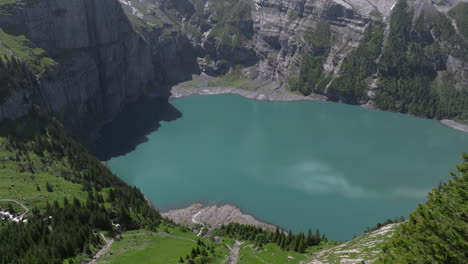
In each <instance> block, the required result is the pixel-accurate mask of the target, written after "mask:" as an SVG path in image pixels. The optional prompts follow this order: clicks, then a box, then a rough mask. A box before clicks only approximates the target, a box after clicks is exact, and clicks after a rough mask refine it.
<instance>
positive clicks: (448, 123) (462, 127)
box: [440, 119, 468, 133]
mask: <svg viewBox="0 0 468 264" xmlns="http://www.w3.org/2000/svg"><path fill="white" fill-rule="evenodd" d="M440 123H442V124H443V125H445V126H448V127H450V128H453V129H455V130H458V131H462V132H465V133H468V125H465V124H462V123H458V122H457V121H454V120H450V119H442V120H440Z"/></svg>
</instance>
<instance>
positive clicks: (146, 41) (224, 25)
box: [0, 0, 468, 139]
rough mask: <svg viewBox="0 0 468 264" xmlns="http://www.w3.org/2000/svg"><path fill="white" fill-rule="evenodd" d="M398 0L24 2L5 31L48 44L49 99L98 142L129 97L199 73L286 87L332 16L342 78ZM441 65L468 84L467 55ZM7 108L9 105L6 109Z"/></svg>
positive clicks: (413, 1)
mask: <svg viewBox="0 0 468 264" xmlns="http://www.w3.org/2000/svg"><path fill="white" fill-rule="evenodd" d="M462 1H463V2H466V1H468V0H408V3H409V5H410V7H411V8H412V9H413V10H414V14H415V15H414V16H415V17H414V19H416V18H417V16H418V15H419V14H420V13H422V12H423V11H425V12H440V13H442V14H445V13H447V12H448V11H449V10H450V9H451V8H453V7H454V6H455V5H456V4H458V3H459V2H462ZM396 2H397V0H346V1H344V0H99V1H96V0H67V1H59V0H43V1H36V0H33V1H20V0H19V1H17V2H16V4H15V6H14V8H13V7H12V8H10V11H9V12H10V13H11V15H0V27H1V28H2V29H4V30H5V31H8V33H11V34H14V35H24V36H26V37H27V38H28V39H29V40H30V41H31V45H32V47H33V48H34V47H39V48H42V49H44V50H46V51H47V55H48V56H49V57H51V58H53V59H54V60H55V61H57V62H58V66H56V67H55V68H54V69H53V71H52V73H51V74H49V76H47V77H41V78H39V86H40V87H39V89H38V91H39V98H40V102H41V104H42V106H43V107H44V108H46V109H48V110H49V111H50V112H51V113H52V114H54V115H55V116H56V117H58V118H59V119H60V120H62V121H63V122H64V124H65V125H66V126H67V127H68V128H69V129H70V130H72V131H74V132H75V133H76V134H78V135H83V134H84V132H87V134H86V135H85V136H84V137H85V138H87V139H92V138H93V133H94V132H95V131H96V130H97V129H98V128H99V127H100V126H101V125H102V124H103V123H104V122H106V121H109V120H111V119H112V118H113V117H114V116H115V115H116V114H117V113H118V112H119V111H120V110H121V109H122V106H123V105H124V104H126V103H127V102H130V101H133V100H135V99H136V98H138V97H140V96H143V95H147V94H159V95H161V94H163V95H167V94H168V93H169V90H168V87H170V86H171V85H174V84H177V83H179V82H183V81H186V80H188V79H190V78H191V76H192V74H200V73H202V72H204V73H206V74H209V75H213V76H216V75H222V74H226V73H228V72H229V71H231V70H232V69H233V68H236V67H238V66H241V67H242V74H243V75H244V76H243V77H246V78H251V79H258V80H260V81H261V82H262V83H263V82H264V81H269V82H272V83H279V84H280V85H282V86H285V85H286V84H287V82H288V80H289V78H290V77H291V76H294V75H297V73H298V72H299V70H300V67H301V64H302V62H303V55H304V54H305V53H310V52H311V45H310V43H308V40H307V36H308V34H309V35H310V33H311V32H315V31H316V30H317V29H318V28H319V27H320V23H323V22H325V23H326V24H327V25H328V26H329V29H328V30H329V35H330V36H329V38H330V43H329V48H328V50H329V52H327V54H326V58H325V59H324V63H323V69H324V71H325V72H326V73H327V74H329V76H332V77H333V78H334V77H336V76H339V75H340V74H341V72H340V71H341V65H342V62H343V60H344V58H346V57H347V56H348V55H349V54H350V52H351V51H353V50H354V49H355V48H356V47H358V46H359V45H360V43H361V40H362V38H363V33H364V31H365V29H366V28H367V27H368V25H369V24H370V22H372V21H379V22H380V23H383V24H384V25H386V29H385V32H384V43H385V40H386V38H387V36H388V32H389V26H388V25H389V22H390V15H391V12H392V9H393V7H394V6H395V4H396ZM428 10H429V11H428ZM452 24H454V25H455V22H454V21H453V20H452ZM455 26H456V25H455ZM433 37H434V38H435V40H436V41H437V36H435V35H434V36H433ZM384 43H382V45H384ZM0 45H1V43H0ZM441 45H442V46H443V45H446V44H445V43H442V42H441ZM449 48H450V47H449ZM438 67H440V68H442V69H443V70H447V71H450V72H452V73H453V75H454V78H455V80H456V81H457V87H458V88H460V89H461V88H463V87H466V86H467V84H468V63H467V61H466V58H460V57H457V56H455V55H450V56H448V57H446V58H443V61H442V62H441V63H440V65H438ZM372 78H373V80H369V88H372V89H374V88H376V87H377V83H378V82H377V81H378V80H377V77H376V76H373V77H372ZM371 93H374V92H371ZM12 96H13V97H12V98H11V99H10V101H8V100H7V102H10V104H12V103H13V102H17V103H18V104H20V105H21V104H22V102H21V103H20V102H19V99H18V98H19V95H18V93H15V94H13V95H12ZM26 98H27V97H26ZM26 103H27V104H31V100H29V101H26ZM363 103H365V102H363ZM6 107H7V105H6V104H4V105H2V106H0V108H1V109H3V110H2V111H3V112H2V113H6V111H7V110H5V109H6ZM12 109H15V108H14V107H12ZM22 112H23V111H18V113H22ZM6 115H9V114H6ZM4 116H5V114H4ZM0 118H2V116H0ZM89 131H91V135H90V134H89V133H90V132H89Z"/></svg>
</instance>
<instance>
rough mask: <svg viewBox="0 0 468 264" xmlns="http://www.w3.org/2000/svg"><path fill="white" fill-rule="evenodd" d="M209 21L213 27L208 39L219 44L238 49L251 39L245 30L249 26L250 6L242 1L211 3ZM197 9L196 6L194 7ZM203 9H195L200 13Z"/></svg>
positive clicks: (249, 33)
mask: <svg viewBox="0 0 468 264" xmlns="http://www.w3.org/2000/svg"><path fill="white" fill-rule="evenodd" d="M213 4H214V6H213V7H212V8H213V16H212V17H211V20H212V21H213V22H214V23H215V26H214V27H213V29H212V30H211V31H210V34H209V35H208V37H210V38H217V39H218V40H219V41H220V43H221V44H223V45H227V46H231V47H235V48H239V47H241V46H242V44H243V43H244V42H245V41H246V40H248V39H251V33H252V32H249V30H246V29H247V28H248V27H249V24H250V19H251V17H250V5H249V4H248V3H245V2H244V1H225V0H223V1H216V2H215V3H213ZM196 7H197V5H196ZM201 10H203V9H197V11H198V12H200V11H201Z"/></svg>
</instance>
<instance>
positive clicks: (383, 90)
mask: <svg viewBox="0 0 468 264" xmlns="http://www.w3.org/2000/svg"><path fill="white" fill-rule="evenodd" d="M411 17H412V15H411V13H410V12H409V11H408V6H407V4H406V2H405V1H404V0H401V1H399V2H398V3H397V5H396V6H395V8H394V11H393V14H392V19H391V24H390V34H389V37H388V41H387V43H386V45H385V47H384V50H383V54H382V58H381V60H380V63H379V71H380V74H381V79H380V83H379V90H378V91H377V94H376V98H375V102H376V105H377V106H378V107H379V108H381V109H385V110H393V111H398V112H403V113H411V114H414V115H418V116H426V117H430V118H453V119H458V120H464V119H466V118H467V116H468V96H467V93H468V92H467V90H466V89H459V88H457V87H455V85H454V82H447V83H442V82H438V83H437V82H436V78H438V76H440V77H441V78H446V79H447V78H450V76H449V75H447V74H444V73H440V72H439V73H438V72H437V70H438V69H439V68H442V69H443V67H445V66H444V62H443V59H442V58H443V57H444V56H447V55H448V54H453V55H455V56H460V55H463V54H468V53H466V45H464V46H461V47H462V48H455V46H459V45H458V44H457V43H460V41H461V40H460V37H459V36H458V35H457V34H456V33H455V31H454V29H453V27H452V25H451V23H450V21H449V20H448V19H447V18H446V17H445V16H443V15H438V14H437V15H427V16H425V14H424V13H423V14H421V16H420V17H419V18H418V20H417V21H416V24H415V26H414V27H413V26H412V21H411ZM431 32H434V35H435V36H436V38H438V39H439V40H441V41H446V43H451V45H454V48H449V49H447V48H442V47H440V46H439V44H438V42H437V41H435V40H434V39H433V38H432V34H431ZM447 45H449V44H447ZM449 47H452V46H449ZM463 47H465V48H463Z"/></svg>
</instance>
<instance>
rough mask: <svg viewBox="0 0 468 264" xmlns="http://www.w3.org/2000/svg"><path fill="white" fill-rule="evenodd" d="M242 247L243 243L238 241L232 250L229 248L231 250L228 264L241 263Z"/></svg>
mask: <svg viewBox="0 0 468 264" xmlns="http://www.w3.org/2000/svg"><path fill="white" fill-rule="evenodd" d="M241 245H242V242H240V241H238V240H236V242H234V246H233V247H232V248H231V247H230V246H228V248H229V249H230V252H229V258H228V260H227V262H226V264H236V263H237V261H239V250H240V246H241Z"/></svg>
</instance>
